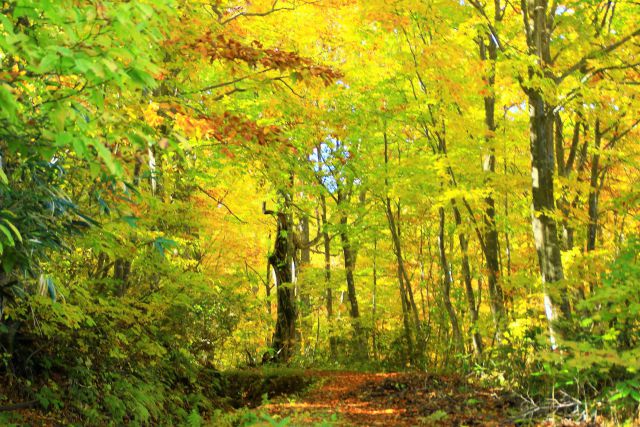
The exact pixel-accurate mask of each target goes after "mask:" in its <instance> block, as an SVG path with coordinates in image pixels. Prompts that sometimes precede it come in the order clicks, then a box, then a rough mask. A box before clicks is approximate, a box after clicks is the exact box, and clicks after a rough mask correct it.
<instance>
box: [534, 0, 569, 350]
mask: <svg viewBox="0 0 640 427" xmlns="http://www.w3.org/2000/svg"><path fill="white" fill-rule="evenodd" d="M523 13H524V14H525V26H526V33H527V43H528V46H529V51H530V52H531V53H532V54H533V55H535V56H536V57H537V64H536V65H535V66H530V67H529V80H530V81H534V80H535V79H539V78H542V77H549V76H546V73H547V72H548V66H549V65H550V64H551V62H552V61H551V53H550V41H551V31H552V30H551V28H550V27H549V26H548V24H550V23H552V22H553V18H554V17H553V16H551V17H548V16H547V14H548V4H547V0H527V8H526V10H523ZM525 92H526V94H527V97H528V101H529V128H530V129H529V130H530V131H529V135H530V138H529V140H530V151H531V177H532V220H531V225H532V228H533V237H534V240H535V245H536V251H537V253H538V263H539V266H540V273H541V276H542V287H543V292H544V306H545V313H546V316H547V319H548V321H549V331H550V339H551V345H552V347H555V345H556V342H555V331H554V323H555V322H556V320H557V318H558V312H557V308H556V307H557V306H558V305H559V306H560V310H561V311H562V314H563V315H564V316H565V317H567V318H569V317H570V315H571V312H570V309H569V303H568V299H567V298H566V290H565V289H563V283H562V281H563V279H564V272H563V267H562V258H561V255H560V241H559V239H558V227H557V224H556V220H555V218H554V212H555V195H554V187H553V174H554V157H555V153H554V141H553V125H554V113H553V111H554V108H553V106H552V105H549V104H548V103H547V102H546V100H545V99H544V95H543V93H542V89H541V88H540V87H525Z"/></svg>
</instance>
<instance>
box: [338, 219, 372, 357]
mask: <svg viewBox="0 0 640 427" xmlns="http://www.w3.org/2000/svg"><path fill="white" fill-rule="evenodd" d="M347 227H348V219H347V216H346V215H345V214H342V215H341V217H340V241H341V243H342V254H343V256H344V268H345V275H346V280H347V297H348V298H349V316H351V321H352V322H353V333H354V336H355V337H354V338H355V340H354V345H355V350H356V351H355V353H356V354H357V356H358V357H360V358H366V357H367V345H366V340H365V337H364V333H363V330H362V325H361V323H360V322H361V319H360V309H359V308H358V297H357V293H356V282H355V278H354V275H353V273H354V271H355V268H356V256H357V254H356V251H355V249H354V248H353V246H352V244H351V240H350V239H349V234H348V230H347Z"/></svg>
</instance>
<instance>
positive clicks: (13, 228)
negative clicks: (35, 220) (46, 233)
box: [2, 218, 22, 243]
mask: <svg viewBox="0 0 640 427" xmlns="http://www.w3.org/2000/svg"><path fill="white" fill-rule="evenodd" d="M2 221H4V223H5V224H7V226H8V227H9V228H10V229H11V231H13V234H15V236H16V237H17V238H18V240H19V241H20V243H22V235H21V234H20V232H19V231H18V229H17V228H16V226H15V225H13V224H12V223H11V222H10V221H9V220H8V219H4V218H3V219H2Z"/></svg>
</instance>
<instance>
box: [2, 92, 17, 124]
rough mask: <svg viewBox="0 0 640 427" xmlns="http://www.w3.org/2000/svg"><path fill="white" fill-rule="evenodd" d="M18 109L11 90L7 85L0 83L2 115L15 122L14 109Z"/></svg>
mask: <svg viewBox="0 0 640 427" xmlns="http://www.w3.org/2000/svg"><path fill="white" fill-rule="evenodd" d="M17 110H18V105H17V103H16V100H15V99H14V97H13V95H12V94H11V91H10V90H9V86H8V85H6V84H4V85H0V111H2V112H3V113H4V114H3V115H4V116H5V117H6V118H7V119H8V120H9V121H10V122H14V123H15V122H16V119H17V118H16V111H17Z"/></svg>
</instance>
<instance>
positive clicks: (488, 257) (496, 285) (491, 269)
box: [480, 7, 506, 342]
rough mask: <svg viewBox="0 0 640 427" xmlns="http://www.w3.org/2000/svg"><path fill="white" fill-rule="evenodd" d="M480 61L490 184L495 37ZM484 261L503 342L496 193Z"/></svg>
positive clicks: (490, 203) (489, 204) (488, 202)
mask: <svg viewBox="0 0 640 427" xmlns="http://www.w3.org/2000/svg"><path fill="white" fill-rule="evenodd" d="M499 18H500V12H499V7H497V8H496V21H497V20H499ZM480 58H481V59H482V60H483V61H490V66H489V72H488V75H487V77H486V82H487V86H488V88H487V91H488V93H489V94H488V95H487V96H485V97H484V115H485V125H486V127H487V131H488V132H487V137H486V138H485V139H486V142H487V145H488V146H489V151H488V153H487V154H485V156H484V159H483V162H482V170H483V172H484V173H485V174H486V177H487V178H486V180H487V183H488V184H490V182H491V179H492V178H493V176H494V175H495V171H496V157H495V149H494V147H493V146H492V143H493V139H494V134H495V132H496V129H497V126H496V120H495V108H496V99H495V95H494V90H495V87H494V86H495V72H496V67H495V61H496V60H497V59H498V46H497V44H496V40H495V38H494V37H491V35H489V36H488V37H487V44H485V43H484V40H482V39H481V40H480ZM483 234H484V248H483V249H484V258H485V262H486V267H487V279H488V280H487V281H488V285H489V286H488V287H489V303H490V307H491V313H492V315H493V322H494V326H495V328H496V339H497V340H498V342H500V339H501V336H502V331H503V329H504V328H503V325H502V324H503V322H504V321H505V320H506V319H505V316H504V295H503V291H502V287H501V285H500V282H499V277H500V263H499V253H500V252H499V251H500V249H499V245H498V229H497V227H496V203H495V199H494V197H493V192H492V191H490V192H489V193H488V195H487V197H485V211H484V233H483Z"/></svg>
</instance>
